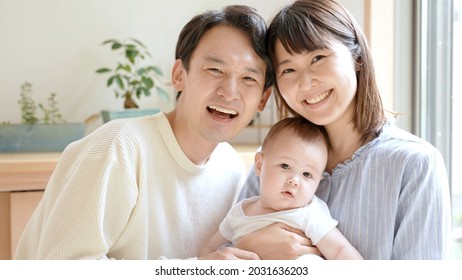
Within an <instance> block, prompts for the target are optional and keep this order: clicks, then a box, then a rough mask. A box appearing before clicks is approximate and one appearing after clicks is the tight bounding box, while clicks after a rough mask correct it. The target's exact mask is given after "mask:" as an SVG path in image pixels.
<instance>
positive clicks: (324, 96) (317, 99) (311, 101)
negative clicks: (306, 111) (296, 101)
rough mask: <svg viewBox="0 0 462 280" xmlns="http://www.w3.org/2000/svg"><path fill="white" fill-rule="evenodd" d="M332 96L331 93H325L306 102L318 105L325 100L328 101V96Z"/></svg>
mask: <svg viewBox="0 0 462 280" xmlns="http://www.w3.org/2000/svg"><path fill="white" fill-rule="evenodd" d="M329 94H330V91H325V92H323V93H322V94H320V95H318V96H316V97H313V98H311V99H308V100H306V102H308V104H316V103H318V102H320V101H322V100H324V99H326V97H327V96H329Z"/></svg>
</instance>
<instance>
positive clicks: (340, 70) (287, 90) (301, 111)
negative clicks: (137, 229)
mask: <svg viewBox="0 0 462 280" xmlns="http://www.w3.org/2000/svg"><path fill="white" fill-rule="evenodd" d="M267 38H268V40H267V43H268V47H269V52H270V56H271V58H272V61H273V66H274V69H275V75H276V84H275V85H276V99H277V104H278V111H279V113H280V116H281V117H282V118H284V117H287V116H289V115H295V116H303V117H304V118H306V119H308V120H310V121H311V122H313V123H315V124H317V125H320V126H323V127H324V129H325V131H326V133H327V135H328V138H329V142H330V146H329V156H328V163H327V170H326V171H327V172H326V173H325V177H324V179H323V181H322V182H321V184H320V186H319V188H318V190H317V195H318V196H319V197H320V198H321V199H323V200H324V201H325V202H326V203H327V205H328V206H329V208H330V211H331V214H332V217H333V218H334V219H336V220H338V221H339V224H338V228H339V230H340V231H341V232H342V233H343V234H344V235H345V237H346V238H347V239H348V240H349V241H350V242H351V244H352V245H353V246H354V247H356V248H357V249H358V251H359V252H360V254H361V255H362V256H363V257H364V258H365V259H444V258H448V256H450V254H451V250H450V249H449V248H450V244H451V239H450V232H451V216H450V200H449V186H448V180H447V172H446V169H445V166H444V162H443V159H442V156H441V154H440V153H439V152H438V151H437V150H436V149H435V148H434V147H433V146H431V145H430V144H429V143H427V142H425V141H424V140H422V139H420V138H418V137H416V136H414V135H411V134H410V133H407V132H405V131H404V130H401V129H399V128H398V127H396V126H395V125H394V123H393V120H392V119H387V117H386V114H385V111H384V109H383V106H382V101H381V99H380V95H379V91H378V89H377V85H376V80H375V75H374V67H373V63H372V59H371V55H370V51H369V48H368V46H367V42H366V38H365V36H364V34H363V33H362V31H361V29H360V28H359V26H358V24H357V23H356V21H355V20H354V19H353V17H352V16H351V15H350V13H349V12H348V11H346V10H345V9H344V8H343V7H342V6H340V5H339V4H337V3H336V2H334V1H317V0H304V1H303V0H299V1H295V2H294V3H292V4H290V5H288V6H286V7H284V8H282V10H280V11H279V12H278V13H277V15H276V16H275V18H274V19H273V20H272V22H271V24H270V27H269V30H268V37H267ZM250 176H255V175H250ZM252 182H254V183H253V184H252ZM255 182H257V180H255V178H253V177H249V178H248V184H247V185H246V186H245V187H244V190H243V192H242V194H241V197H248V196H251V195H254V194H255V193H256V190H257V189H258V184H257V183H255ZM280 228H281V225H276V226H273V227H269V228H266V229H263V230H261V231H259V232H257V233H255V234H253V235H249V236H248V237H247V238H245V239H243V240H241V242H240V243H239V244H238V246H239V247H240V248H242V249H246V250H250V251H254V252H256V253H257V254H259V255H260V257H262V258H275V257H277V256H276V255H272V253H273V252H272V251H271V250H273V249H274V250H279V249H278V248H276V246H273V245H272V246H266V244H267V243H266V242H267V241H268V243H269V242H270V240H271V238H270V237H271V236H275V235H276V234H279V235H280V236H281V239H282V237H284V238H287V237H289V236H291V233H288V232H286V233H281V230H280ZM266 238H267V239H266ZM266 240H267V241H266ZM279 242H281V241H280V240H279ZM286 243H287V242H286ZM289 243H290V242H289ZM292 243H297V242H292ZM285 246H287V244H286V245H285ZM300 247H303V246H299V247H297V246H295V245H294V246H288V248H290V253H291V254H292V256H291V257H296V255H297V251H298V248H300ZM284 257H288V256H284Z"/></svg>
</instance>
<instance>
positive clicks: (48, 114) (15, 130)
mask: <svg viewBox="0 0 462 280" xmlns="http://www.w3.org/2000/svg"><path fill="white" fill-rule="evenodd" d="M20 95H21V97H20V100H19V102H18V103H19V105H20V110H21V124H10V123H3V124H1V125H0V152H57V151H62V150H64V148H66V146H67V145H68V144H70V143H71V142H73V141H76V140H78V139H80V138H82V137H83V136H84V133H85V126H84V124H83V123H67V122H66V121H65V120H64V118H63V116H62V114H61V112H60V110H59V108H58V102H57V101H56V94H55V93H52V94H50V96H49V97H48V103H47V104H46V105H43V104H41V103H39V104H38V105H37V104H36V102H35V100H34V99H33V97H32V84H31V83H28V82H25V83H24V84H23V85H22V86H21V93H20ZM37 109H40V111H41V112H42V114H43V117H42V118H39V117H38V115H37Z"/></svg>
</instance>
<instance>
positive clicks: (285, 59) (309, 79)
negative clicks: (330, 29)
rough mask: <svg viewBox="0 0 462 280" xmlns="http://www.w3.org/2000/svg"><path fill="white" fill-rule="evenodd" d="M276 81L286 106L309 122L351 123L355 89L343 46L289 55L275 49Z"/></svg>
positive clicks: (279, 47) (280, 48) (350, 62)
mask: <svg viewBox="0 0 462 280" xmlns="http://www.w3.org/2000/svg"><path fill="white" fill-rule="evenodd" d="M275 57H276V63H275V65H276V79H277V84H278V88H279V90H280V92H281V94H282V97H283V98H284V100H285V101H286V102H287V104H288V105H289V106H290V107H291V108H292V109H293V110H294V111H295V112H297V113H298V114H300V115H302V116H303V117H305V118H306V119H308V120H310V121H311V122H313V123H315V124H318V125H324V126H329V125H332V124H336V123H337V124H345V123H349V122H351V120H352V119H353V114H354V113H355V101H354V100H355V94H356V88H357V80H356V70H355V63H354V61H353V58H352V56H351V54H350V52H349V50H348V49H347V47H346V46H345V45H343V44H342V43H340V42H338V41H333V42H332V44H331V48H330V49H319V50H315V51H312V52H305V53H301V54H296V53H293V54H289V53H288V52H287V51H286V50H285V49H284V47H283V46H282V44H281V42H279V41H277V42H276V46H275Z"/></svg>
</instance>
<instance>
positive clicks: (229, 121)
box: [173, 25, 269, 142]
mask: <svg viewBox="0 0 462 280" xmlns="http://www.w3.org/2000/svg"><path fill="white" fill-rule="evenodd" d="M178 64H179V65H178ZM265 71H266V65H265V63H264V61H263V60H262V59H261V58H260V57H259V56H258V55H257V54H256V53H255V51H254V50H253V48H252V46H251V42H250V39H248V38H247V37H246V36H245V34H244V33H242V31H240V30H237V29H236V28H233V27H229V26H224V25H220V26H216V27H213V28H212V29H210V30H209V31H207V32H206V33H205V34H204V35H203V37H202V38H201V40H200V41H199V43H198V45H197V47H196V49H195V50H194V52H193V54H192V56H191V60H190V63H189V71H186V70H185V69H184V68H183V66H182V65H181V63H180V62H179V61H177V62H176V64H175V67H174V70H173V83H174V86H175V89H176V90H177V91H182V93H181V96H180V98H179V100H178V104H177V108H176V111H177V115H178V116H179V117H180V118H179V119H180V120H181V121H182V125H181V126H182V127H183V128H185V129H186V130H188V131H189V135H190V137H191V139H198V138H194V137H199V139H206V140H208V141H212V142H222V141H226V140H229V139H230V138H232V137H234V136H236V135H237V134H238V133H239V132H240V131H241V130H242V129H243V128H244V127H246V126H247V125H248V123H249V122H250V121H251V119H252V117H253V115H254V113H255V112H256V111H257V110H258V111H261V110H263V108H264V105H265V103H266V100H267V99H268V96H269V90H268V91H267V92H266V93H267V94H265V95H264V94H263V88H264V84H265ZM185 122H186V123H187V125H186V124H185Z"/></svg>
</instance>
